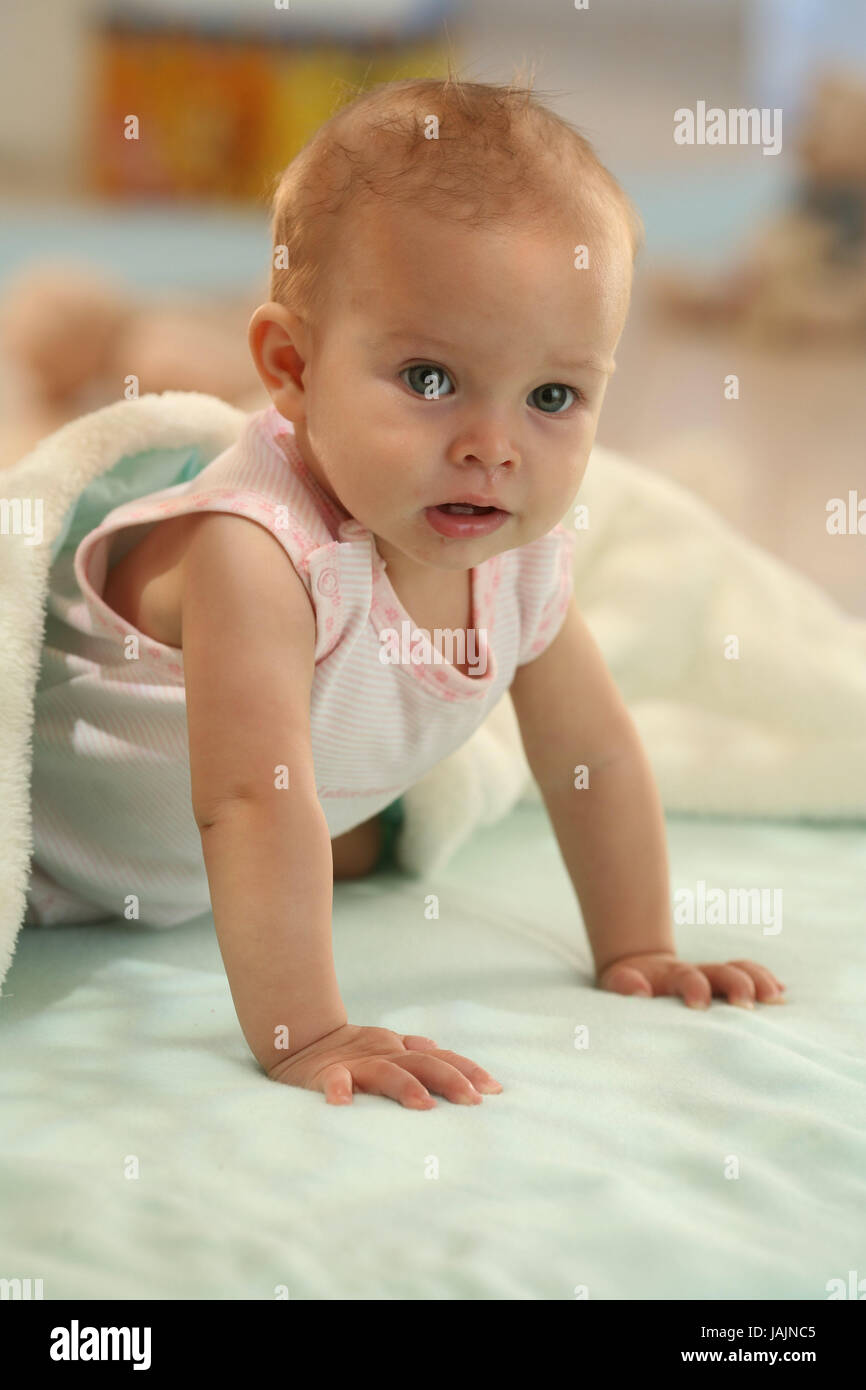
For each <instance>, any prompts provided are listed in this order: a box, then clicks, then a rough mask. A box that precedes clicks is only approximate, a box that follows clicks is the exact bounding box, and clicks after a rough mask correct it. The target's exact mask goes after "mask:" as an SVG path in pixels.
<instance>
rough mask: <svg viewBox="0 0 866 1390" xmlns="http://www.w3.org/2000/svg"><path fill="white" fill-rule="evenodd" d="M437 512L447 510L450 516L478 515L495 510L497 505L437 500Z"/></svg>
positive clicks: (497, 509) (497, 508)
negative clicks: (476, 504) (483, 505)
mask: <svg viewBox="0 0 866 1390" xmlns="http://www.w3.org/2000/svg"><path fill="white" fill-rule="evenodd" d="M436 510H437V512H448V513H449V514H450V515H451V516H479V515H484V513H485V512H497V511H499V510H500V509H499V507H475V506H473V505H472V503H471V502H439V503H438V504H437V506H436Z"/></svg>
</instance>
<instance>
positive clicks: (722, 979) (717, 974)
mask: <svg viewBox="0 0 866 1390" xmlns="http://www.w3.org/2000/svg"><path fill="white" fill-rule="evenodd" d="M701 970H703V972H704V974H705V975H706V977H707V979H708V980H709V982H710V984H711V985H712V987H713V994H726V995H727V996H728V1003H729V1004H736V1005H738V1007H739V1008H741V1009H753V1008H754V1007H755V983H754V980H753V979H752V977H751V975H747V974H746V972H745V970H739V969H738V968H737V966H735V965H730V964H728V965H702V966H701Z"/></svg>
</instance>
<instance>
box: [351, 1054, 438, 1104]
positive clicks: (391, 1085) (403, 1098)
mask: <svg viewBox="0 0 866 1390" xmlns="http://www.w3.org/2000/svg"><path fill="white" fill-rule="evenodd" d="M352 1074H353V1075H354V1078H355V1083H356V1085H357V1086H358V1088H359V1090H362V1091H366V1092H367V1093H368V1094H369V1095H371V1096H388V1097H389V1098H390V1099H391V1100H398V1101H399V1102H400V1104H401V1105H405V1106H406V1108H407V1109H408V1110H432V1108H433V1106H434V1105H435V1104H436V1102H435V1100H434V1099H433V1097H432V1096H431V1095H429V1094H428V1092H427V1091H426V1090H425V1089H424V1087H423V1086H422V1085H421V1083H420V1081H417V1080H416V1079H415V1077H414V1076H412V1075H410V1074H409V1072H407V1071H404V1069H403V1068H402V1067H398V1066H397V1065H396V1063H395V1062H389V1061H388V1060H387V1059H386V1058H385V1057H361V1058H359V1059H358V1061H357V1062H356V1061H353V1062H352Z"/></svg>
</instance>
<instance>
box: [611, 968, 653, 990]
mask: <svg viewBox="0 0 866 1390" xmlns="http://www.w3.org/2000/svg"><path fill="white" fill-rule="evenodd" d="M602 980H603V981H604V983H603V984H602V986H601V987H602V989H608V990H611V991H612V993H614V994H649V995H651V994H652V992H653V990H652V985H651V984H650V982H649V980H648V979H647V977H646V975H645V974H644V973H643V971H642V970H638V969H637V968H636V967H635V966H633V965H612V966H611V967H610V968H609V969H608V970H605V971H604V973H603V975H602Z"/></svg>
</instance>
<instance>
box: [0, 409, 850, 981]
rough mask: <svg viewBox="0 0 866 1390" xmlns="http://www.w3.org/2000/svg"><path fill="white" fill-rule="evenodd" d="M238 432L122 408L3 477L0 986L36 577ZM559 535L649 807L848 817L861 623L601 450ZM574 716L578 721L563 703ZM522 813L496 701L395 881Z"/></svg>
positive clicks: (41, 610)
mask: <svg viewBox="0 0 866 1390" xmlns="http://www.w3.org/2000/svg"><path fill="white" fill-rule="evenodd" d="M245 419H246V416H245V415H244V414H243V413H242V412H241V411H239V410H236V409H235V408H234V407H232V406H229V405H227V404H226V403H225V402H223V401H220V400H217V399H215V398H214V397H211V396H205V395H200V394H198V393H195V392H179V391H170V392H165V393H164V394H162V395H149V396H144V397H142V398H141V399H139V400H133V401H122V402H119V403H117V404H115V405H111V406H107V407H105V408H104V409H102V410H97V411H95V412H93V413H92V414H90V415H86V416H83V417H82V418H81V419H78V420H74V421H72V422H70V423H69V424H67V425H65V426H63V428H62V429H60V430H58V431H56V432H55V433H54V434H52V435H50V436H48V437H47V438H46V439H43V440H42V441H41V442H40V443H39V444H38V445H37V446H36V448H35V449H33V450H32V451H31V453H30V454H28V455H27V456H26V457H25V458H24V459H22V460H21V461H20V462H19V463H18V464H16V465H14V466H13V467H12V468H10V469H8V470H6V472H5V473H4V474H3V475H2V483H0V510H2V532H0V643H2V648H0V649H2V651H3V654H4V661H3V665H2V671H0V710H2V719H0V856H2V857H0V983H2V980H3V978H4V977H5V974H6V971H7V969H8V966H9V963H10V961H11V958H12V953H13V950H14V946H15V940H16V936H17V933H18V930H19V927H20V924H21V922H22V920H23V916H24V911H25V895H26V889H27V881H28V876H29V862H30V854H31V850H32V841H31V817H30V758H31V736H32V726H33V701H34V694H35V689H36V682H37V678H38V672H39V666H40V653H41V642H42V638H43V630H44V616H45V601H46V597H47V592H48V582H49V572H50V567H51V563H52V561H53V559H54V558H55V557H56V555H57V554H58V553H59V551H60V549H61V548H62V547H65V546H69V545H73V544H76V543H77V541H78V540H79V539H80V537H81V535H82V534H84V533H85V532H86V531H87V530H89V529H90V528H91V527H92V526H95V525H96V524H98V521H99V520H101V518H102V516H104V515H105V514H106V513H107V512H108V511H110V510H112V509H113V508H114V506H116V505H118V504H119V503H120V502H121V501H124V500H127V499H128V497H129V495H130V494H129V488H130V486H133V487H136V488H138V489H139V490H140V492H141V493H144V492H152V491H156V490H158V489H160V488H164V487H167V486H170V485H172V484H173V483H175V482H179V481H183V480H185V479H186V478H188V477H190V476H193V475H194V474H195V473H196V472H198V471H200V469H201V468H203V467H204V466H205V465H206V464H207V463H209V462H210V460H211V459H213V458H215V457H216V456H217V455H218V454H219V453H221V452H222V451H223V450H224V449H226V448H228V447H229V446H230V445H231V444H232V443H233V442H234V440H235V439H236V437H237V435H238V433H239V432H240V429H241V426H242V424H243V422H244V420H245ZM575 519H576V520H577V521H578V522H579V523H580V527H579V535H578V545H577V550H576V557H575V576H574V583H575V593H576V595H577V598H578V602H579V604H580V607H581V611H582V612H583V614H584V616H585V618H586V620H587V622H588V624H589V626H590V628H591V629H592V631H593V634H594V636H595V638H596V640H597V641H598V643H599V646H600V647H601V650H602V652H603V654H604V656H605V659H606V660H607V662H608V665H609V667H610V669H611V671H612V674H613V676H614V678H615V680H616V681H617V683H618V685H619V687H620V689H621V690H622V693H623V695H624V697H625V699H626V701H627V703H628V705H629V708H630V710H631V712H632V714H633V717H634V719H635V723H636V725H637V727H638V730H639V732H640V734H641V736H642V738H643V740H644V743H645V746H646V748H647V751H648V753H649V756H650V759H651V761H652V763H653V766H654V769H655V773H656V776H657V779H658V782H659V787H660V790H661V794H662V799H663V802H664V805H665V808H666V809H667V810H668V811H679V812H695V813H707V814H719V813H722V814H728V815H752V816H772V817H786V818H798V817H811V818H818V819H840V818H842V819H863V818H866V775H864V774H866V718H864V711H866V623H863V622H861V621H859V620H857V619H855V618H852V617H850V616H848V615H847V614H845V613H844V612H843V611H842V610H841V609H839V608H838V607H837V606H836V605H835V604H834V603H833V602H832V601H831V600H830V599H829V597H827V596H826V595H825V594H824V593H823V592H822V591H821V590H820V589H819V588H818V587H817V586H815V585H814V584H812V583H810V582H809V581H808V580H806V579H804V578H802V577H801V576H799V575H798V574H797V573H796V572H795V571H793V570H791V569H790V568H789V567H787V566H786V565H784V564H782V563H781V562H780V561H778V560H776V559H774V558H773V557H772V556H770V555H769V554H767V553H766V552H764V551H762V550H760V549H759V548H758V547H756V546H754V545H752V544H751V543H750V542H748V541H747V540H745V539H744V538H743V537H742V536H740V535H739V534H738V533H737V532H736V531H735V530H734V529H733V528H732V527H730V526H729V525H728V524H727V523H726V522H724V521H723V520H722V519H721V518H719V517H718V516H717V515H716V514H715V513H714V512H713V511H712V510H711V509H710V508H709V507H707V506H706V505H704V504H703V503H702V502H701V501H700V500H699V499H698V498H696V497H695V496H693V495H692V494H691V493H689V492H688V491H687V490H686V489H684V488H682V487H680V486H678V485H677V484H674V483H672V482H669V481H667V480H665V479H663V478H661V477H659V476H658V475H656V474H654V473H651V472H648V471H647V470H645V469H643V468H641V467H640V466H639V465H637V464H635V463H634V462H632V461H630V460H629V459H626V458H624V457H623V456H621V455H619V454H617V453H614V452H613V451H611V450H608V449H604V448H601V447H600V446H596V447H595V448H594V449H593V452H592V457H591V459H590V464H589V468H588V470H587V475H586V478H585V479H584V482H583V485H582V487H581V490H580V495H579V499H578V506H577V508H576V510H575ZM584 523H586V524H585V526H584ZM34 542H36V543H34ZM737 649H738V654H737ZM575 702H576V714H577V712H578V711H579V691H576V692H575ZM522 797H525V798H529V799H533V798H537V797H538V792H537V789H536V788H535V785H534V783H533V781H532V778H531V776H530V774H529V769H528V765H527V763H526V759H525V756H524V754H523V749H522V745H521V742H520V736H519V732H518V728H517V721H516V717H515V714H514V709H513V706H512V704H511V701H510V699H509V698H508V697H505V698H504V699H503V700H501V701H500V703H499V705H498V706H497V707H496V709H495V710H494V711H493V712H492V714H491V715H490V717H489V718H488V720H487V721H486V723H485V724H484V725H483V726H482V727H481V728H480V729H479V730H478V731H477V732H476V734H474V735H473V737H472V738H471V739H470V740H469V741H468V742H467V743H466V744H465V745H464V746H463V747H462V748H460V749H459V750H458V751H457V752H456V753H454V754H452V755H451V757H449V758H447V759H445V760H444V761H443V762H442V763H440V764H439V765H438V766H437V767H435V768H434V769H433V770H432V771H431V772H430V773H429V774H428V775H427V776H426V777H425V778H423V779H422V780H421V781H420V782H418V783H417V784H416V785H415V786H414V787H412V788H410V790H409V791H408V792H407V793H406V795H405V798H404V801H405V807H406V822H405V825H404V828H403V832H402V834H401V837H400V840H399V841H398V861H399V863H400V865H401V867H402V868H403V869H404V870H406V871H407V872H410V873H417V874H423V873H432V872H435V870H436V869H437V868H439V867H441V866H442V865H444V863H445V862H447V860H448V859H449V858H450V857H451V855H452V854H453V853H454V852H455V850H456V849H457V848H458V847H459V846H460V845H461V844H463V843H464V842H465V841H466V839H467V838H468V837H469V836H470V835H471V833H472V831H473V830H474V829H475V827H476V826H478V825H482V824H489V823H491V822H493V821H496V820H498V819H500V818H501V817H503V816H505V815H506V814H507V813H508V812H509V811H510V810H511V808H512V807H513V806H514V805H515V803H516V802H517V801H518V800H520V799H521V798H522Z"/></svg>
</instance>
